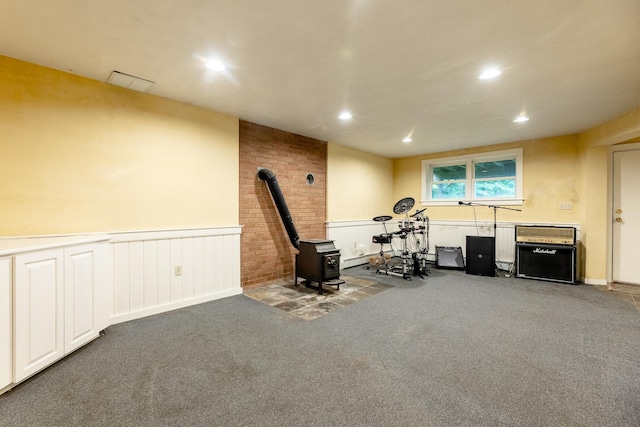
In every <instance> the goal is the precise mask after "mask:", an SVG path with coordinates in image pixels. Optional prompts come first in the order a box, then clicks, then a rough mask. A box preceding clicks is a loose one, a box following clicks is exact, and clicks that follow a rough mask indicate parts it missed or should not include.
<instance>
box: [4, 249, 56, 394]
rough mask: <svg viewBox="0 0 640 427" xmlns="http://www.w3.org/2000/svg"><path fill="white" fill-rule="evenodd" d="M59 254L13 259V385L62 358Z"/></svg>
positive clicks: (47, 252) (40, 253) (43, 254)
mask: <svg viewBox="0 0 640 427" xmlns="http://www.w3.org/2000/svg"><path fill="white" fill-rule="evenodd" d="M62 253H63V252H62V250H61V249H56V250H49V251H39V252H31V253H26V254H20V255H16V257H15V258H14V259H15V264H14V269H15V281H14V298H15V305H14V310H15V316H14V318H15V324H14V334H15V337H14V338H15V349H14V351H15V353H14V354H15V360H14V363H15V382H18V381H21V380H23V379H25V378H27V377H29V376H30V375H33V374H34V373H36V372H38V371H39V370H40V369H42V368H44V367H46V366H48V365H50V364H51V363H53V362H55V361H56V360H58V359H60V358H61V357H63V356H64V329H63V322H64V300H63V298H64V282H63V277H64V276H63V256H62Z"/></svg>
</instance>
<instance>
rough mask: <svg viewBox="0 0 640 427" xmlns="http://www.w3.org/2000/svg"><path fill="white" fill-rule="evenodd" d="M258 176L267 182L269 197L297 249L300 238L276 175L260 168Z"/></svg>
mask: <svg viewBox="0 0 640 427" xmlns="http://www.w3.org/2000/svg"><path fill="white" fill-rule="evenodd" d="M258 178H260V180H261V181H264V182H266V183H267V186H268V187H269V191H270V192H271V197H273V202H274V203H275V204H276V207H277V208H278V213H279V214H280V218H282V223H283V224H284V228H286V229H287V234H288V235H289V241H290V242H291V244H292V245H293V246H294V247H295V248H296V249H299V246H300V238H299V237H298V232H297V231H296V227H295V225H293V219H292V218H291V214H290V213H289V208H288V207H287V203H286V202H285V201H284V196H283V195H282V190H280V185H279V184H278V180H277V179H276V176H275V175H274V173H273V172H271V171H270V170H269V169H260V170H259V171H258Z"/></svg>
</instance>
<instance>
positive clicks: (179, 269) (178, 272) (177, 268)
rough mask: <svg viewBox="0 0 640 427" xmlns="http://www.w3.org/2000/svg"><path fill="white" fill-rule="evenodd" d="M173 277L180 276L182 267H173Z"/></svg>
mask: <svg viewBox="0 0 640 427" xmlns="http://www.w3.org/2000/svg"><path fill="white" fill-rule="evenodd" d="M175 275H176V276H182V266H181V265H176V266H175Z"/></svg>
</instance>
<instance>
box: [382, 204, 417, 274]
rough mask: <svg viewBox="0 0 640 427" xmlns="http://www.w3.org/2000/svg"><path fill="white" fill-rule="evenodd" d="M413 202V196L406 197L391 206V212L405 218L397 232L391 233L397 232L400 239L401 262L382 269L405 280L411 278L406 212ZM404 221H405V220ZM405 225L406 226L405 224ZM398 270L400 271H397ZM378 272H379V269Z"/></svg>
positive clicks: (411, 267) (407, 216)
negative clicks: (398, 264)
mask: <svg viewBox="0 0 640 427" xmlns="http://www.w3.org/2000/svg"><path fill="white" fill-rule="evenodd" d="M414 204H415V199H413V197H406V198H404V199H402V200H400V201H399V202H398V203H396V204H395V206H394V207H393V212H394V213H395V214H397V215H402V214H405V216H406V220H403V224H402V228H401V230H400V231H399V232H396V233H393V234H398V235H399V236H400V238H401V239H402V254H401V256H400V257H401V259H402V263H401V265H400V266H392V267H390V268H388V269H387V270H385V271H384V273H385V274H387V275H392V276H399V277H402V278H403V279H405V280H412V278H413V263H411V264H410V263H409V262H407V261H408V259H409V251H408V249H407V234H408V231H409V230H408V228H409V227H408V224H409V222H410V221H409V214H408V212H409V211H410V210H411V208H413V205H414ZM405 221H406V222H405ZM406 225H407V226H406ZM398 270H400V271H398ZM378 272H381V271H380V270H379V271H378Z"/></svg>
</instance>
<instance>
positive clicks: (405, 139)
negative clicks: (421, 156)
mask: <svg viewBox="0 0 640 427" xmlns="http://www.w3.org/2000/svg"><path fill="white" fill-rule="evenodd" d="M411 141H413V139H411V137H410V136H407V137H405V138H404V139H403V140H402V142H411Z"/></svg>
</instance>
